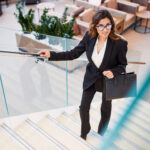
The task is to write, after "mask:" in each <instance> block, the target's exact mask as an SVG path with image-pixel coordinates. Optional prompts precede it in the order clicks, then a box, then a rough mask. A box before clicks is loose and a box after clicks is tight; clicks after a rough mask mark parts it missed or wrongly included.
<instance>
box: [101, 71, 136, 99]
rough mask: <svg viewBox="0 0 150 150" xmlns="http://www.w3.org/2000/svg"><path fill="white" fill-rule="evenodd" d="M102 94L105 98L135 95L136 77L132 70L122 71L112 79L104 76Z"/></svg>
mask: <svg viewBox="0 0 150 150" xmlns="http://www.w3.org/2000/svg"><path fill="white" fill-rule="evenodd" d="M103 94H104V96H105V97H106V100H112V99H118V98H126V97H136V94H137V77H136V74H135V73H134V72H131V73H124V74H120V75H117V76H115V77H114V78H112V79H108V78H107V77H104V84H103Z"/></svg>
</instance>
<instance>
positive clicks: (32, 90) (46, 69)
mask: <svg viewBox="0 0 150 150" xmlns="http://www.w3.org/2000/svg"><path fill="white" fill-rule="evenodd" d="M0 33H1V34H0V51H5V52H6V51H10V52H21V53H24V52H29V53H37V52H38V51H39V50H42V49H47V50H54V51H57V52H58V51H59V52H60V51H66V50H68V49H67V40H66V39H65V38H60V37H53V36H47V35H40V34H36V33H23V32H22V31H15V30H9V29H4V28H0ZM68 42H70V41H68ZM71 44H76V43H73V42H72V43H71ZM71 44H70V46H69V48H70V47H71ZM3 55H5V56H3ZM21 56H23V57H21ZM25 56H26V55H13V54H11V55H10V54H9V53H5V54H3V53H1V54H0V65H1V67H0V73H1V76H2V79H3V85H4V90H5V95H6V101H7V106H8V112H9V114H10V116H15V115H21V114H28V113H33V112H40V111H46V110H50V109H54V108H62V107H65V106H66V105H68V90H67V88H68V82H67V80H68V79H67V78H68V77H67V69H66V67H68V68H69V65H70V64H69V63H68V64H67V62H62V61H61V62H56V61H51V62H48V61H47V60H46V59H43V58H37V57H28V56H27V57H25ZM71 69H72V68H71ZM0 96H1V97H2V98H1V103H3V104H1V107H2V108H3V109H1V111H5V110H6V106H5V105H6V104H5V103H4V98H3V94H2V90H1V95H0ZM4 106H5V107H4ZM3 117H6V113H1V118H3Z"/></svg>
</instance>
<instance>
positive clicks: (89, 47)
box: [39, 9, 127, 139]
mask: <svg viewBox="0 0 150 150" xmlns="http://www.w3.org/2000/svg"><path fill="white" fill-rule="evenodd" d="M83 52H86V55H87V58H88V61H89V63H88V65H87V67H86V72H85V76H84V82H83V94H82V100H81V105H80V117H81V137H82V138H83V139H86V137H87V134H88V133H89V131H90V129H91V126H90V122H89V109H90V104H91V101H92V99H93V97H94V94H95V93H96V92H103V76H106V77H107V78H113V77H114V76H116V75H117V74H121V73H123V72H125V68H126V65H127V59H126V52H127V41H125V40H123V39H122V38H120V36H117V35H116V34H115V29H114V21H113V18H112V16H111V14H110V13H109V12H108V11H107V10H105V9H103V10H98V11H97V12H96V13H95V15H94V16H93V18H92V22H91V24H90V28H89V31H88V32H86V34H85V36H84V37H83V39H82V40H81V41H80V43H79V44H78V45H77V46H76V47H75V48H74V49H72V50H71V51H67V52H59V53H56V52H54V51H51V52H49V51H47V50H43V51H40V52H39V54H40V55H41V56H43V57H46V58H49V60H50V61H51V60H52V61H54V60H55V61H59V60H73V59H76V58H78V57H80V55H81V54H83ZM110 116H111V100H107V99H106V98H105V97H104V95H103V94H102V104H101V120H100V123H99V126H98V133H99V134H100V135H103V134H104V132H105V130H106V129H107V126H108V122H109V120H110Z"/></svg>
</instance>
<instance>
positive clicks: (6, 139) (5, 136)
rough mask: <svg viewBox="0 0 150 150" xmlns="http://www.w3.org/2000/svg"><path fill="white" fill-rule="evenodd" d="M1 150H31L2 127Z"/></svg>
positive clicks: (0, 135)
mask: <svg viewBox="0 0 150 150" xmlns="http://www.w3.org/2000/svg"><path fill="white" fill-rule="evenodd" d="M0 149H1V150H12V149H13V150H29V149H27V148H26V147H24V146H23V145H22V144H21V143H19V142H18V141H17V140H16V139H15V138H14V137H13V136H12V135H10V134H9V133H8V132H7V131H6V130H5V129H4V128H2V126H0Z"/></svg>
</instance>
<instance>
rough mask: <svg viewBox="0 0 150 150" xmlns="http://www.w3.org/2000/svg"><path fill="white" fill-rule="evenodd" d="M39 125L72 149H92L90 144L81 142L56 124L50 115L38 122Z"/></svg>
mask: <svg viewBox="0 0 150 150" xmlns="http://www.w3.org/2000/svg"><path fill="white" fill-rule="evenodd" d="M38 125H39V126H40V127H41V128H42V129H43V130H45V131H46V132H47V133H48V134H49V135H51V136H54V138H55V139H56V140H58V141H59V142H60V143H62V144H64V145H65V146H66V147H67V148H68V149H70V150H76V149H84V150H90V149H91V148H89V147H88V146H86V145H84V144H83V143H82V142H80V141H79V140H78V139H76V138H75V137H73V136H72V135H71V134H69V133H68V132H67V131H65V130H64V129H62V128H61V127H59V126H58V125H56V124H55V123H54V122H53V121H52V120H50V119H49V118H48V117H45V118H43V119H41V120H40V121H39V122H38ZM68 139H69V142H68Z"/></svg>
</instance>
